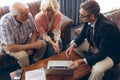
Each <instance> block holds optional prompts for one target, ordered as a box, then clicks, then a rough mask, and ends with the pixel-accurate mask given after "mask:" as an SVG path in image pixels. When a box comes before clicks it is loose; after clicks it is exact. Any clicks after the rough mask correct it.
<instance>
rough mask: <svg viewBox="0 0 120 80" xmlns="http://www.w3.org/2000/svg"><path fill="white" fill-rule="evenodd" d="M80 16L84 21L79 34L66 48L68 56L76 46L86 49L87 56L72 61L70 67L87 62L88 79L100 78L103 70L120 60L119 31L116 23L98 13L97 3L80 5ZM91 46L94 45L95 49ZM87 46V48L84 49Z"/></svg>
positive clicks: (91, 2) (99, 79)
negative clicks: (91, 31) (88, 67)
mask: <svg viewBox="0 0 120 80" xmlns="http://www.w3.org/2000/svg"><path fill="white" fill-rule="evenodd" d="M79 12H80V18H81V19H82V21H83V23H84V27H83V29H82V32H81V34H80V35H79V36H78V37H77V38H76V39H75V40H74V41H72V42H71V43H70V47H69V48H68V49H67V50H66V55H67V56H68V57H69V56H70V54H71V51H72V50H73V49H74V48H75V47H78V46H79V45H80V46H79V49H80V50H81V51H87V54H90V53H91V55H89V56H85V57H84V58H83V59H78V60H75V61H73V63H72V64H71V65H70V66H69V67H70V68H78V67H79V65H81V64H88V65H89V66H90V67H91V68H92V69H91V74H90V77H89V79H88V80H102V77H103V76H104V72H105V71H106V70H108V69H110V68H111V67H113V66H114V65H116V64H118V63H119V61H120V49H119V48H120V47H119V46H120V32H119V29H118V28H117V26H116V24H115V23H114V22H112V21H110V20H108V19H107V18H105V17H104V16H103V15H102V14H101V13H100V7H99V4H98V3H97V2H96V1H94V0H90V1H86V2H85V3H83V4H81V6H80V11H79ZM90 26H91V27H92V28H93V38H92V39H91V37H90ZM93 47H96V49H97V50H96V49H95V48H94V50H93ZM86 48H87V49H86Z"/></svg>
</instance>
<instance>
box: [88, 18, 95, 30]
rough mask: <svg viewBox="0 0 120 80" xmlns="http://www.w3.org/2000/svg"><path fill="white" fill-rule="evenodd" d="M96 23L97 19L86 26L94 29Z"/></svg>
mask: <svg viewBox="0 0 120 80" xmlns="http://www.w3.org/2000/svg"><path fill="white" fill-rule="evenodd" d="M96 21H97V19H96V20H95V22H94V23H93V24H91V23H90V22H88V25H90V26H91V27H93V28H95V24H96Z"/></svg>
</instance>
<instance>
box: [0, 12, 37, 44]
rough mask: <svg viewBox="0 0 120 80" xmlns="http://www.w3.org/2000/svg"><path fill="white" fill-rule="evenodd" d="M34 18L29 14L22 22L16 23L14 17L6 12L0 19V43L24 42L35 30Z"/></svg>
mask: <svg viewBox="0 0 120 80" xmlns="http://www.w3.org/2000/svg"><path fill="white" fill-rule="evenodd" d="M35 31H36V29H35V24H34V19H33V17H32V15H31V14H29V19H28V20H27V21H26V22H25V23H23V24H20V23H18V22H17V21H16V20H15V18H14V17H13V16H12V15H11V13H8V14H6V15H4V16H3V17H2V18H1V21H0V43H1V44H24V43H25V42H26V41H27V40H28V39H29V37H30V34H31V33H33V32H35Z"/></svg>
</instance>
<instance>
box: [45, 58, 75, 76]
mask: <svg viewBox="0 0 120 80" xmlns="http://www.w3.org/2000/svg"><path fill="white" fill-rule="evenodd" d="M71 63H72V61H71V60H49V61H48V65H47V69H45V73H46V75H73V73H74V70H73V69H70V68H68V66H69V65H70V64H71Z"/></svg>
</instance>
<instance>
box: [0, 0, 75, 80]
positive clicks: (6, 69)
mask: <svg viewBox="0 0 120 80" xmlns="http://www.w3.org/2000/svg"><path fill="white" fill-rule="evenodd" d="M40 2H41V1H34V2H29V3H27V5H28V6H29V9H30V12H31V13H32V15H33V17H35V15H36V14H37V13H38V12H39V11H40ZM8 12H9V6H2V7H0V18H1V17H2V16H3V15H4V14H6V13H8ZM72 24H73V21H72V20H71V19H70V18H68V17H67V16H65V15H62V24H61V30H62V33H61V39H62V42H63V46H62V47H63V50H65V49H66V46H67V45H68V44H69V42H70V40H71V25H72ZM18 68H20V66H19V65H18V63H17V60H16V59H15V58H13V57H10V56H9V55H7V54H4V53H0V75H1V74H3V73H10V72H12V71H14V70H16V69H18ZM0 80H1V78H0Z"/></svg>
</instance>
